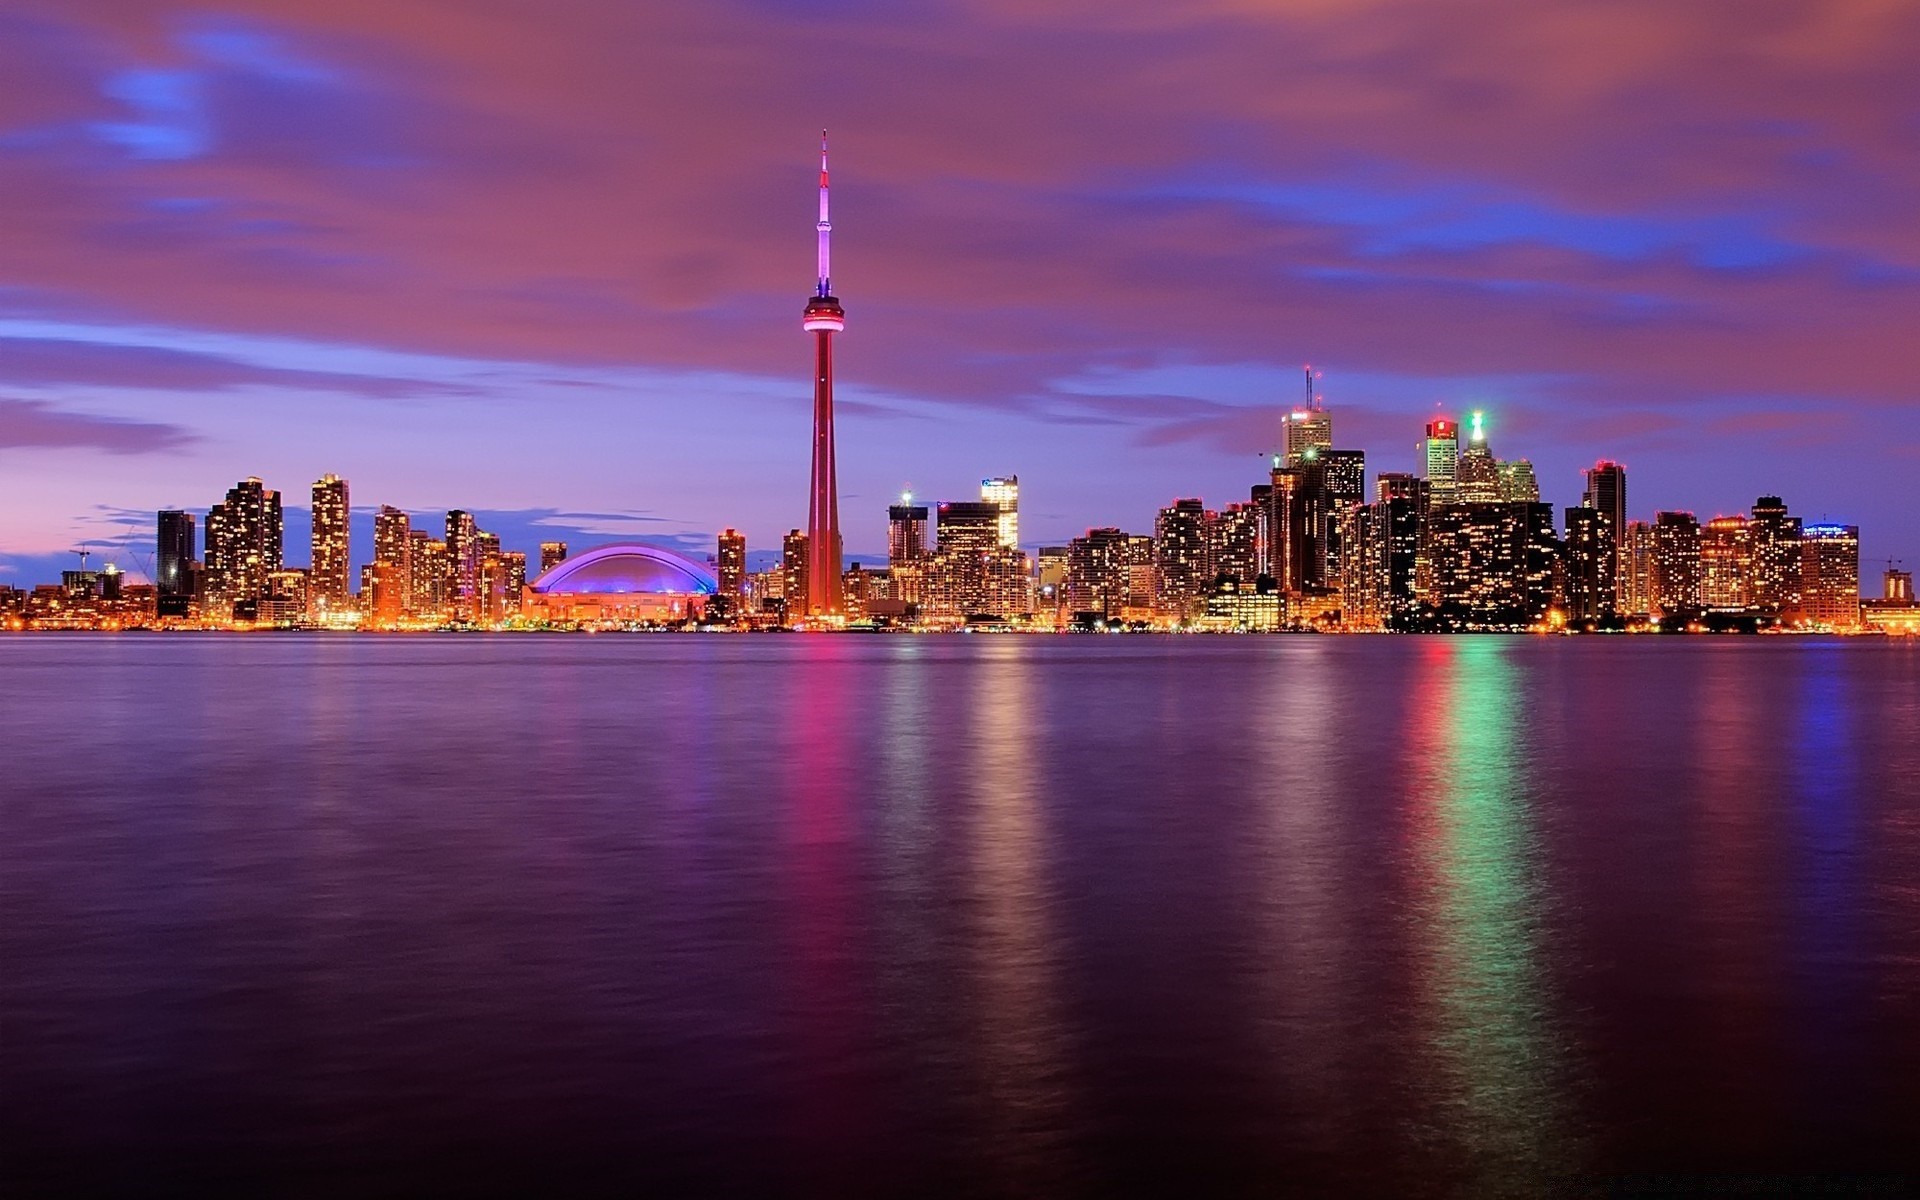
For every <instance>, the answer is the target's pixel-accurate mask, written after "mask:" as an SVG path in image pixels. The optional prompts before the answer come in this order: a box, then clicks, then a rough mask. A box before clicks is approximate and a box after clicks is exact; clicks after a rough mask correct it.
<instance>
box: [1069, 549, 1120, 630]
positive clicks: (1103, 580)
mask: <svg viewBox="0 0 1920 1200" xmlns="http://www.w3.org/2000/svg"><path fill="white" fill-rule="evenodd" d="M1127 542H1128V537H1127V534H1125V533H1123V532H1122V531H1120V530H1118V529H1114V528H1112V527H1106V528H1101V529H1089V530H1087V532H1086V535H1085V536H1084V537H1077V538H1074V539H1073V540H1072V541H1071V542H1069V543H1067V581H1066V593H1067V600H1066V606H1065V607H1066V611H1067V612H1068V613H1070V614H1072V615H1073V616H1075V617H1076V618H1078V617H1084V616H1096V617H1100V618H1103V619H1104V618H1110V617H1118V616H1119V615H1120V611H1121V610H1122V609H1123V608H1125V607H1126V603H1127V555H1128V549H1127Z"/></svg>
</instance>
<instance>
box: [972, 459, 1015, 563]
mask: <svg viewBox="0 0 1920 1200" xmlns="http://www.w3.org/2000/svg"><path fill="white" fill-rule="evenodd" d="M980 502H981V503H982V504H991V505H994V506H995V507H997V508H998V509H999V510H1000V521H999V525H998V527H997V529H998V535H999V542H1000V548H1001V549H1002V550H1018V549H1019V548H1020V477H1019V476H1018V475H1007V476H1004V477H1001V478H997V479H982V480H981V481H980Z"/></svg>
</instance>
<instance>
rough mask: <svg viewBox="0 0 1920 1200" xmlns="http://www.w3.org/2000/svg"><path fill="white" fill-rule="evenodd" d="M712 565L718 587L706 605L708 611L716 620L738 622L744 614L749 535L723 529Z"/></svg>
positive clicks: (735, 530)
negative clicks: (711, 599)
mask: <svg viewBox="0 0 1920 1200" xmlns="http://www.w3.org/2000/svg"><path fill="white" fill-rule="evenodd" d="M713 564H714V578H715V579H716V580H717V581H718V583H719V586H718V588H717V589H716V590H715V592H714V595H713V601H712V603H710V604H709V605H708V606H707V614H708V616H710V617H711V618H712V619H713V620H716V621H737V620H739V619H740V617H741V616H743V615H744V614H745V608H744V605H745V603H746V595H747V535H746V534H744V533H741V532H740V531H739V530H737V529H723V530H721V531H720V544H719V549H718V552H717V553H716V554H715V555H714V560H713Z"/></svg>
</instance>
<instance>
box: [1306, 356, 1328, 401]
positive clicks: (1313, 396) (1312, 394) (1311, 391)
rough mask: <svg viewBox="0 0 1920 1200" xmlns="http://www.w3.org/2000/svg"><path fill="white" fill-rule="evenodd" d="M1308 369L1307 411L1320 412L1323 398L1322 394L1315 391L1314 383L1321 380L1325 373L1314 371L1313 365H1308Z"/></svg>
mask: <svg viewBox="0 0 1920 1200" xmlns="http://www.w3.org/2000/svg"><path fill="white" fill-rule="evenodd" d="M1306 369H1307V409H1308V411H1310V412H1319V411H1320V404H1321V400H1322V397H1321V395H1320V393H1319V392H1318V391H1317V390H1316V389H1315V387H1314V381H1315V380H1317V379H1319V378H1320V377H1321V376H1322V375H1324V374H1325V372H1324V371H1316V370H1314V369H1313V364H1312V363H1308V364H1307V368H1306Z"/></svg>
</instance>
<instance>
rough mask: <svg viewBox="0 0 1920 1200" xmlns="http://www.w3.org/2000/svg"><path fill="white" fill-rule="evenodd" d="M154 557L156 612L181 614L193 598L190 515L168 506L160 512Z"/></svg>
mask: <svg viewBox="0 0 1920 1200" xmlns="http://www.w3.org/2000/svg"><path fill="white" fill-rule="evenodd" d="M158 533H159V544H158V546H157V553H156V554H155V556H154V564H153V565H154V572H153V574H154V578H153V583H154V590H155V592H156V593H157V595H158V605H159V614H160V615H161V616H163V617H184V616H186V615H187V607H188V605H189V604H190V603H191V602H192V599H193V540H194V531H193V514H192V513H190V512H182V511H180V510H179V509H177V508H170V509H167V510H165V511H163V512H162V513H161V514H160V520H159V530H158Z"/></svg>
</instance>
